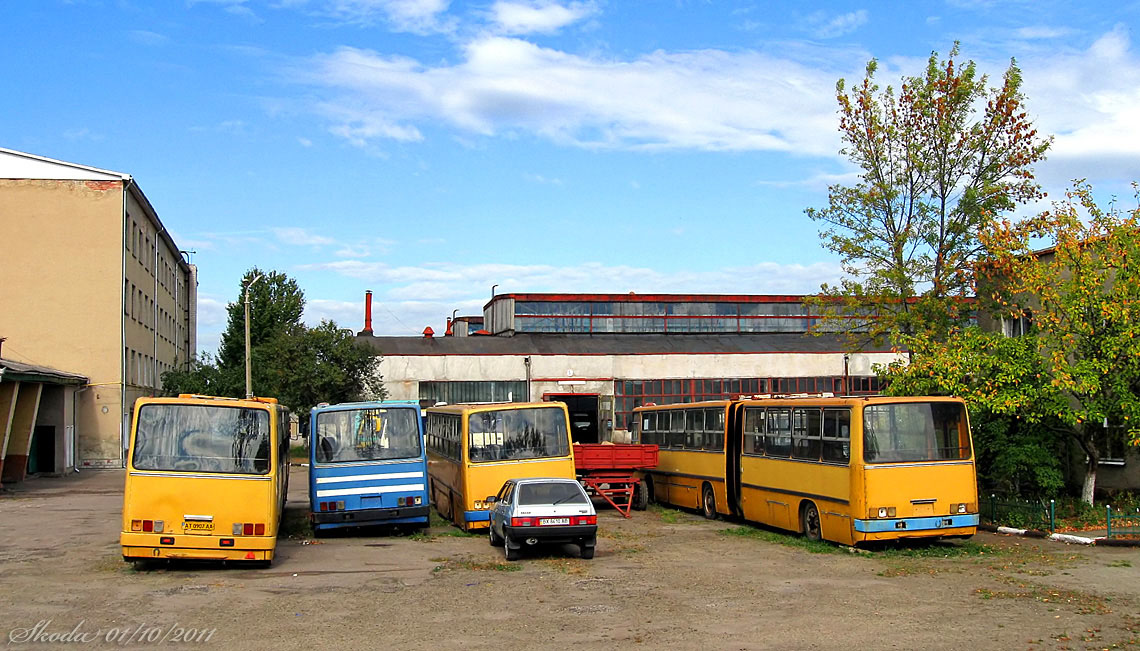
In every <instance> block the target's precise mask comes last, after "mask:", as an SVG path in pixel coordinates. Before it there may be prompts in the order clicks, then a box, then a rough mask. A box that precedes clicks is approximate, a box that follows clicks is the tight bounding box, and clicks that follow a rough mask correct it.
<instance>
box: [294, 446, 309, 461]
mask: <svg viewBox="0 0 1140 651" xmlns="http://www.w3.org/2000/svg"><path fill="white" fill-rule="evenodd" d="M308 460H309V448H308V447H306V446H305V445H304V444H301V445H290V446H289V461H291V462H294V463H306V462H307V461H308Z"/></svg>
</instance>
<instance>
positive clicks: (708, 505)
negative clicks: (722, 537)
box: [701, 484, 717, 520]
mask: <svg viewBox="0 0 1140 651" xmlns="http://www.w3.org/2000/svg"><path fill="white" fill-rule="evenodd" d="M701 515H703V516H705V519H706V520H716V517H717V512H716V493H714V492H713V489H712V486H710V485H708V484H705V485H704V488H703V489H702V490H701Z"/></svg>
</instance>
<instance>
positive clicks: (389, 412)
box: [314, 408, 420, 463]
mask: <svg viewBox="0 0 1140 651" xmlns="http://www.w3.org/2000/svg"><path fill="white" fill-rule="evenodd" d="M418 420H419V419H417V418H416V410H415V409H382V408H369V409H343V410H341V409H338V410H335V411H325V412H321V413H319V414H317V426H316V428H315V429H316V438H315V440H314V444H315V445H316V449H315V450H314V453H315V457H316V460H317V463H342V462H348V461H378V460H383V459H411V458H415V457H418V456H420V428H419V424H418Z"/></svg>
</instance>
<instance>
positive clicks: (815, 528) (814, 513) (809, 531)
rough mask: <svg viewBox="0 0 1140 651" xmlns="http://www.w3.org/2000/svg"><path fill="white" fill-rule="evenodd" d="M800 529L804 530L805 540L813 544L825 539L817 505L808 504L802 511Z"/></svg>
mask: <svg viewBox="0 0 1140 651" xmlns="http://www.w3.org/2000/svg"><path fill="white" fill-rule="evenodd" d="M800 527H801V529H803V534H804V538H807V539H808V540H810V541H812V542H818V541H819V540H821V539H822V538H823V530H822V528H821V526H820V522H819V509H817V508H815V504H812V503H811V502H807V503H806V504H804V506H803V508H802V509H801V510H800Z"/></svg>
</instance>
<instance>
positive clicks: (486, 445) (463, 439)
mask: <svg viewBox="0 0 1140 651" xmlns="http://www.w3.org/2000/svg"><path fill="white" fill-rule="evenodd" d="M424 431H425V433H426V436H427V451H428V484H429V485H428V493H429V496H430V499H431V501H432V503H433V504H435V508H436V511H438V512H439V514H440V515H441V516H443V517H444V518H446V519H448V520H451V521H452V522H454V523H455V524H456V525H457V526H459V527H461V528H463V529H464V530H468V531H470V530H472V529H484V528H486V527H487V526H488V516H489V512H488V511H487V510H486V504H484V502H483V500H484V499H485V498H486V497H487V496H489V495H495V494H497V493H498V492H499V489H500V488H502V486H503V484H504V483H505V482H506V481H507V480H508V479H518V478H522V477H566V478H569V479H573V478H574V477H575V474H574V457H573V450H572V447H571V445H570V418H569V415H568V414H567V412H566V405H565V404H563V403H560V402H514V403H498V404H482V405H445V406H439V407H429V408H428V409H427V427H426V428H425V430H424Z"/></svg>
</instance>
